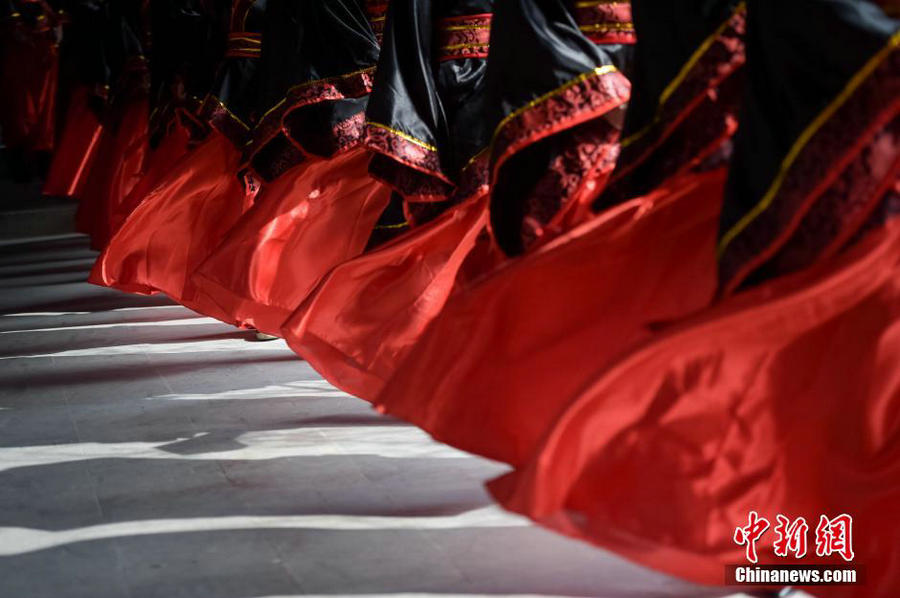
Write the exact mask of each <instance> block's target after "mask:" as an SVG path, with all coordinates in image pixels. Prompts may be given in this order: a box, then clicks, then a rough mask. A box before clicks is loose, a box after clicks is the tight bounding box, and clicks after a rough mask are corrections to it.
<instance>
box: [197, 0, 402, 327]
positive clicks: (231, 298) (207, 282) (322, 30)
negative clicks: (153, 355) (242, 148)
mask: <svg viewBox="0 0 900 598" xmlns="http://www.w3.org/2000/svg"><path fill="white" fill-rule="evenodd" d="M269 2H270V3H269V5H268V9H267V15H266V20H267V29H266V34H265V36H266V37H265V39H266V40H267V41H266V43H265V44H264V47H263V52H262V65H263V67H262V68H263V70H265V71H272V72H274V73H277V75H272V76H270V77H267V81H268V82H269V85H270V87H268V88H267V89H266V90H265V91H264V92H263V97H264V100H263V101H264V103H265V104H266V105H269V104H271V105H272V107H271V108H269V109H268V110H267V111H266V112H265V114H264V115H263V116H262V118H261V119H260V122H259V124H258V125H257V127H256V129H255V130H254V132H253V135H252V141H251V143H250V144H249V146H248V148H247V150H246V153H247V155H248V156H249V158H248V159H249V168H250V169H251V171H252V172H253V173H254V174H256V175H258V176H259V178H261V179H262V180H263V181H265V183H264V185H263V188H262V189H261V191H259V193H258V194H257V195H256V198H255V204H254V206H253V209H252V210H251V211H250V212H249V213H248V214H247V215H246V216H245V217H244V218H243V219H241V221H240V222H239V223H237V224H236V226H235V227H234V229H233V230H232V231H231V232H230V233H229V234H228V236H227V237H226V238H224V239H223V241H222V243H221V244H220V245H219V246H218V247H217V248H216V250H215V251H214V252H213V253H212V254H211V255H209V257H208V258H207V259H206V260H205V262H204V263H203V264H202V265H201V266H200V268H199V269H198V270H197V272H196V274H195V275H194V277H193V283H194V284H196V285H198V287H199V288H201V289H202V290H203V293H204V295H205V297H207V300H208V301H211V302H215V303H217V304H218V305H219V306H220V307H221V308H222V309H223V310H224V311H225V312H226V313H227V314H228V315H227V318H226V320H227V321H231V322H235V323H239V324H241V325H245V326H252V327H255V328H257V329H259V330H261V331H264V332H267V333H270V334H280V328H281V324H282V322H283V321H284V320H285V319H286V318H287V317H288V316H289V315H290V313H291V311H292V310H293V309H294V308H295V307H296V306H297V305H298V304H299V303H300V302H301V301H302V300H303V298H304V297H305V296H306V293H308V292H309V291H310V290H311V289H312V287H313V285H315V283H316V282H317V281H318V279H319V278H320V277H321V276H322V275H323V274H325V273H326V272H327V271H328V270H330V269H331V268H332V267H334V266H335V265H337V264H340V263H341V262H343V261H346V260H348V259H351V258H353V257H355V256H357V255H359V254H360V253H361V252H362V251H363V249H364V248H365V246H366V242H367V241H368V238H369V236H370V234H371V231H372V227H373V226H374V225H375V222H376V220H377V218H378V215H379V214H380V213H381V211H382V210H383V208H384V206H385V204H386V203H387V193H388V191H387V189H386V188H385V187H384V186H383V185H381V184H380V183H377V182H376V181H374V180H373V179H372V178H371V177H370V176H369V175H368V162H369V156H368V154H367V152H365V151H364V150H363V149H362V147H361V142H362V139H363V122H364V118H363V111H364V110H365V107H366V103H367V100H368V94H369V91H370V90H371V72H372V70H373V69H374V66H375V61H376V59H377V54H378V46H377V42H376V38H375V33H374V31H373V29H372V27H371V24H370V23H369V21H368V19H367V13H366V12H365V11H364V6H363V5H362V4H361V3H358V2H355V1H349V0H348V1H345V2H324V1H319V2H306V3H294V2H286V1H281V0H278V1H275V0H269ZM339 40H344V41H343V42H342V41H339ZM286 63H288V64H290V65H291V66H290V68H287V69H286V68H285V64H286ZM235 264H241V265H242V266H243V267H241V268H235Z"/></svg>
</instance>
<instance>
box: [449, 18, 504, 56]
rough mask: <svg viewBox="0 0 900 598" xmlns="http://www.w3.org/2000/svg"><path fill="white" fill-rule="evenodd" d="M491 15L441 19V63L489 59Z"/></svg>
mask: <svg viewBox="0 0 900 598" xmlns="http://www.w3.org/2000/svg"><path fill="white" fill-rule="evenodd" d="M491 17H492V15H491V14H489V13H488V14H480V15H464V16H457V17H447V18H445V19H441V21H440V22H439V24H438V27H437V30H438V50H437V52H438V56H437V59H438V60H439V61H445V60H458V59H462V58H487V56H488V50H489V48H490V39H491Z"/></svg>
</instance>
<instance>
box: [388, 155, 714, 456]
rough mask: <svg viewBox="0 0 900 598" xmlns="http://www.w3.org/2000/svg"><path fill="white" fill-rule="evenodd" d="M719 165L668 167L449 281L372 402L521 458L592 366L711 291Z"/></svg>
mask: <svg viewBox="0 0 900 598" xmlns="http://www.w3.org/2000/svg"><path fill="white" fill-rule="evenodd" d="M724 179H725V175H724V172H715V173H710V174H706V175H703V176H696V177H695V178H693V179H685V180H682V181H676V182H674V183H673V184H672V185H671V187H670V188H669V189H663V190H660V191H657V192H655V193H653V194H652V195H649V196H647V197H644V198H640V199H636V200H633V201H631V202H628V203H626V204H624V205H622V206H620V207H617V208H615V209H612V210H609V211H608V212H606V213H604V214H602V215H600V216H598V217H597V218H595V219H594V220H592V221H590V222H588V223H586V224H584V225H581V226H579V227H578V228H576V229H574V230H573V231H571V232H569V233H566V234H564V235H562V236H560V237H559V238H557V239H556V240H554V241H553V242H551V243H549V244H547V245H546V246H543V247H541V248H540V249H538V250H537V251H535V252H534V253H529V254H526V255H525V256H523V257H521V258H518V259H515V260H511V261H510V262H508V263H507V264H505V265H504V266H503V267H501V268H500V269H499V270H498V271H496V272H495V273H493V274H491V275H490V276H487V277H485V278H482V279H480V280H478V281H476V283H475V284H473V285H472V286H471V287H470V288H468V289H465V290H464V291H463V292H460V293H458V294H456V295H454V297H453V298H452V299H451V300H450V301H449V302H448V303H447V305H446V307H445V308H444V310H443V312H442V313H441V314H440V315H439V316H438V317H437V318H436V319H435V320H434V322H433V323H432V325H431V326H430V327H429V328H428V329H427V331H426V332H425V334H424V335H423V336H422V338H421V339H420V340H419V342H418V343H416V344H415V346H414V347H412V348H411V349H410V350H409V357H408V358H407V359H406V360H405V361H404V362H403V363H402V364H401V365H400V367H398V368H397V370H396V374H395V375H394V377H393V378H391V380H390V381H389V382H388V384H387V385H386V386H385V388H384V390H383V391H382V392H381V394H380V395H379V396H378V398H377V401H376V404H377V406H379V407H380V408H382V409H384V410H385V411H387V412H388V413H391V414H394V415H397V416H399V417H402V418H404V419H406V420H409V421H411V422H413V423H415V424H416V425H419V426H421V427H422V428H424V429H425V430H426V431H428V432H429V433H431V434H432V435H434V436H435V437H436V438H437V439H439V440H442V441H444V442H447V443H448V444H451V445H453V446H456V447H458V448H461V449H463V450H467V451H470V452H474V453H477V454H480V455H484V456H487V457H489V458H492V459H497V460H500V461H505V462H507V463H511V464H520V463H523V462H524V461H525V460H526V459H527V458H528V457H530V456H531V454H532V453H533V452H534V450H535V449H536V447H537V443H538V441H539V440H540V438H541V437H542V436H543V435H544V433H545V432H546V431H547V426H548V425H549V423H550V422H553V421H554V419H555V417H556V415H557V414H558V413H559V412H560V411H562V410H563V409H564V408H565V406H566V403H565V401H566V400H568V399H569V398H570V397H571V396H572V394H574V393H575V392H576V391H577V390H578V389H579V388H580V387H581V386H582V385H583V384H584V383H585V382H586V381H587V380H588V378H587V376H588V375H589V374H590V372H593V371H596V368H597V367H598V366H599V365H600V364H603V363H606V362H609V361H610V360H612V359H614V358H615V357H616V356H617V355H619V354H620V353H621V352H622V351H623V350H624V349H625V348H627V347H628V346H631V345H634V344H635V343H637V342H640V341H641V340H643V339H645V338H647V337H649V336H650V335H651V333H652V326H653V324H654V323H657V322H661V321H666V320H671V319H674V318H678V317H681V316H684V315H685V314H687V313H691V312H692V311H695V310H697V309H700V308H701V307H703V306H704V305H706V304H707V303H708V302H709V301H710V299H711V297H712V294H713V292H714V288H715V278H716V263H715V254H714V247H715V240H716V233H717V229H718V210H719V205H720V198H721V191H722V187H723V185H724Z"/></svg>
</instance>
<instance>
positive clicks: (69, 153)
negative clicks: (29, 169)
mask: <svg viewBox="0 0 900 598" xmlns="http://www.w3.org/2000/svg"><path fill="white" fill-rule="evenodd" d="M89 99H90V90H89V89H88V88H86V87H83V86H82V87H78V88H76V89H75V91H74V92H73V94H72V100H71V103H70V104H69V108H68V110H67V111H66V118H65V121H64V123H65V124H64V126H63V131H62V136H61V137H60V139H59V143H57V145H56V151H55V152H53V160H52V161H51V163H50V170H49V171H48V173H47V179H46V180H45V181H44V188H43V194H44V195H50V196H54V197H81V196H82V195H83V193H84V190H85V184H86V183H87V178H88V176H87V175H88V173H89V172H90V171H91V165H92V163H93V160H94V158H95V157H96V155H97V147H98V145H99V144H98V141H99V140H100V134H101V132H102V131H103V127H102V125H101V124H100V120H99V119H98V118H97V115H96V114H95V113H94V111H93V110H91V108H90V106H89V105H88V101H89Z"/></svg>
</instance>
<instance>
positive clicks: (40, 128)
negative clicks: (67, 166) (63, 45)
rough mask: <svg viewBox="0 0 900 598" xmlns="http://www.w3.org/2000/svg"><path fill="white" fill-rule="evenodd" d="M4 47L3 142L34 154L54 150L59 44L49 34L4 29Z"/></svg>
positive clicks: (0, 51) (0, 65) (0, 67)
mask: <svg viewBox="0 0 900 598" xmlns="http://www.w3.org/2000/svg"><path fill="white" fill-rule="evenodd" d="M4 29H5V28H4ZM0 44H2V47H0V73H3V75H2V76H0V128H2V129H3V142H4V144H5V145H6V147H10V148H23V149H25V150H27V151H32V152H33V151H47V150H51V149H53V141H54V134H55V122H56V90H57V87H58V85H57V78H58V77H57V74H58V71H59V50H58V48H57V46H56V43H55V42H54V41H53V39H52V38H51V36H50V35H49V34H47V33H45V32H27V31H24V30H23V31H15V32H12V31H7V30H4V35H3V39H2V40H0Z"/></svg>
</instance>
